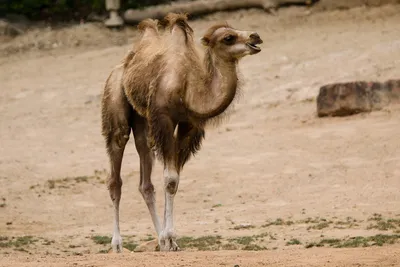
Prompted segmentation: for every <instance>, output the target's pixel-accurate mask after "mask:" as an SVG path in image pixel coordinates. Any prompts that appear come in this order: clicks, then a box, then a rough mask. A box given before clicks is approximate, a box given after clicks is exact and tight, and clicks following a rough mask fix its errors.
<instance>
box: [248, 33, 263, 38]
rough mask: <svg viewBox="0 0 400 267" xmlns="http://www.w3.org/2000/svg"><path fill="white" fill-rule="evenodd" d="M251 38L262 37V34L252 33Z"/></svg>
mask: <svg viewBox="0 0 400 267" xmlns="http://www.w3.org/2000/svg"><path fill="white" fill-rule="evenodd" d="M250 38H252V39H261V38H260V35H258V33H256V32H253V33H252V34H250Z"/></svg>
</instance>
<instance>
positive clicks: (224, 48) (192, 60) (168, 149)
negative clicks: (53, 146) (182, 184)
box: [102, 13, 263, 252]
mask: <svg viewBox="0 0 400 267" xmlns="http://www.w3.org/2000/svg"><path fill="white" fill-rule="evenodd" d="M138 29H139V31H140V32H141V39H140V41H139V42H138V43H137V45H136V49H135V51H133V50H132V51H131V52H129V53H128V54H127V56H126V57H125V58H124V59H123V60H122V62H121V63H120V64H119V65H117V66H116V67H115V68H114V69H113V70H112V72H111V73H110V75H109V77H108V78H107V80H106V84H105V87H104V93H103V98H102V134H103V136H104V138H105V143H106V148H107V153H108V156H109V161H110V175H109V178H108V182H107V186H108V190H109V194H110V197H111V200H112V203H113V207H114V231H113V237H112V241H111V246H112V249H113V250H114V251H115V252H122V238H121V235H120V227H119V204H120V199H121V187H122V179H121V175H120V170H121V164H122V158H123V154H124V149H125V145H126V144H127V142H128V140H129V135H130V133H131V131H132V132H133V137H134V141H135V146H136V150H137V153H138V155H139V159H140V183H139V191H140V193H141V194H142V196H143V199H144V201H145V203H146V205H147V207H148V210H149V213H150V216H151V219H152V222H153V224H154V228H155V231H156V233H157V236H158V245H159V248H160V250H161V251H177V250H179V247H178V244H177V243H176V234H175V230H174V222H173V207H174V197H175V194H176V192H177V190H178V185H179V175H180V173H181V171H182V169H183V166H184V165H185V163H186V162H187V161H188V160H189V159H190V157H191V156H192V155H194V154H195V153H196V152H198V151H199V150H200V146H201V143H202V140H203V139H204V137H205V130H204V129H205V126H206V124H207V123H209V122H211V121H215V118H218V117H220V116H221V115H222V114H223V113H224V112H225V111H226V110H227V108H228V107H229V106H230V104H231V103H232V101H233V100H234V98H235V96H236V94H237V90H238V86H239V83H238V82H239V81H238V74H237V64H238V61H239V59H241V58H243V57H244V56H247V55H255V54H257V53H259V52H260V51H261V49H260V48H259V47H258V46H257V45H258V44H261V43H262V42H263V41H262V40H261V38H260V36H259V35H258V34H257V33H255V32H249V31H241V30H237V29H234V28H233V27H231V26H230V25H228V24H227V23H222V24H217V25H214V26H212V27H210V28H209V29H208V30H207V31H206V33H205V35H204V36H203V37H202V38H201V43H202V44H203V46H204V47H205V49H204V53H203V54H201V53H200V52H199V51H198V49H197V48H196V46H195V41H194V38H193V35H194V32H193V29H192V28H191V27H190V26H189V24H188V18H187V14H175V13H170V14H168V15H167V16H166V17H165V18H164V20H162V21H158V20H152V19H145V20H143V21H142V22H140V23H139V24H138ZM156 158H158V159H159V161H160V162H161V163H162V164H163V166H164V173H163V175H164V191H165V192H164V193H165V206H164V221H163V224H162V225H161V224H160V220H159V217H158V215H157V211H156V206H155V191H154V186H153V184H152V181H151V174H152V168H153V164H154V161H155V159H156Z"/></svg>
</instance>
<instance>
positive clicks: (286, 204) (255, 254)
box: [0, 6, 400, 266]
mask: <svg viewBox="0 0 400 267" xmlns="http://www.w3.org/2000/svg"><path fill="white" fill-rule="evenodd" d="M399 12H400V6H383V7H380V8H371V9H369V8H356V9H351V10H344V11H327V12H318V13H310V12H308V11H307V10H305V9H303V8H289V9H282V10H280V11H279V12H278V13H277V15H276V16H270V15H266V14H265V13H263V12H261V11H258V10H248V11H240V12H235V13H218V14H214V15H211V16H207V17H206V18H204V19H201V20H196V21H193V22H191V25H192V26H193V28H194V30H195V33H196V38H198V39H199V38H200V36H201V34H202V33H203V32H204V31H205V29H206V28H207V27H209V26H210V25H211V24H213V22H214V21H215V20H222V19H223V20H227V21H228V22H230V23H231V24H232V25H233V26H235V27H237V28H241V29H252V30H254V31H257V32H258V33H259V34H260V35H261V37H262V38H263V40H264V44H263V51H262V52H261V53H260V54H258V55H257V56H252V57H247V58H245V59H243V60H242V62H241V63H240V70H241V73H242V76H243V77H244V81H245V86H244V88H243V93H242V97H241V98H240V99H239V101H238V103H237V104H236V105H235V108H234V111H233V113H232V115H231V116H230V118H229V119H228V120H226V121H225V122H224V123H223V124H222V125H221V126H219V127H218V128H210V129H208V132H207V137H206V140H205V142H204V146H203V148H202V150H201V152H200V153H199V154H198V156H197V157H196V158H194V159H192V160H191V161H190V162H189V163H188V164H187V165H186V166H185V169H184V171H183V173H182V177H181V183H180V185H179V191H178V194H177V197H176V208H175V214H176V215H175V218H176V220H175V225H176V230H177V233H178V235H179V236H192V237H201V236H207V235H221V236H222V238H224V239H229V238H232V237H240V236H254V235H262V234H264V233H268V235H269V237H268V238H265V239H262V240H260V241H259V242H260V243H259V244H260V245H262V246H263V247H265V248H266V249H268V250H262V251H243V250H222V251H201V252H190V251H188V250H186V251H182V252H178V253H169V254H164V253H132V254H131V253H124V254H123V255H113V254H99V253H98V252H99V251H100V250H101V249H105V250H107V249H108V248H109V245H108V244H106V245H99V244H95V243H94V242H93V241H92V239H91V238H92V237H93V236H95V235H106V236H111V230H112V217H111V215H112V208H111V207H112V206H111V201H110V199H109V196H108V192H107V189H106V186H105V184H104V179H105V177H106V172H107V170H108V161H107V157H106V154H105V149H104V142H103V139H102V136H101V134H100V111H99V107H100V105H99V104H100V102H99V101H100V96H101V92H102V87H103V84H104V82H105V79H106V77H107V75H108V74H109V72H110V70H111V68H112V67H113V66H114V65H115V64H117V63H118V62H119V61H120V59H121V58H122V57H123V56H124V55H125V53H126V52H127V50H128V49H129V48H130V46H131V45H130V44H129V45H124V44H119V45H118V46H114V45H109V44H110V42H105V43H101V42H100V41H101V39H99V43H98V44H96V43H95V42H94V41H93V42H92V43H90V44H89V45H87V46H85V45H84V44H82V43H81V45H79V46H77V47H73V46H70V47H65V48H60V47H58V46H51V47H52V49H48V50H42V51H40V50H32V51H31V50H29V51H27V52H24V53H12V54H9V55H8V56H5V54H7V53H8V52H10V51H11V50H7V51H8V52H7V53H2V55H3V56H2V57H1V58H0V81H1V84H0V85H1V90H0V114H1V120H0V129H1V130H0V140H1V141H0V148H1V153H0V197H1V198H2V199H0V204H1V207H0V214H1V216H0V241H4V242H8V241H7V240H15V238H16V237H20V236H24V235H32V236H34V237H35V238H38V240H42V241H35V242H32V243H31V244H28V245H26V246H24V249H23V250H22V249H18V248H16V247H13V246H12V245H10V246H9V247H6V246H4V247H1V246H0V254H2V256H1V257H0V266H76V265H79V266H110V265H113V266H114V265H115V266H128V265H129V266H132V264H133V266H234V265H235V264H237V265H239V266H398V265H399V264H400V254H399V251H400V250H399V249H400V247H399V245H398V244H393V245H388V244H385V245H384V246H383V247H378V246H371V247H367V248H340V249H339V248H328V247H327V246H325V247H318V248H315V247H314V248H309V249H306V248H305V247H306V244H310V243H313V242H314V243H315V242H320V241H321V239H322V238H338V239H340V240H347V239H349V238H350V239H351V238H352V237H355V236H363V237H368V236H373V235H376V234H386V235H394V234H396V233H398V232H399V227H392V228H391V227H389V229H383V228H379V229H375V228H374V227H372V229H371V227H369V226H371V225H373V224H374V223H375V222H376V221H378V220H373V219H372V220H371V216H375V217H376V216H378V217H379V216H380V215H381V216H382V218H391V219H392V220H397V221H398V219H400V217H399V214H400V208H399V207H400V196H399V187H400V179H399V177H400V163H399V162H400V161H399V160H400V153H399V151H400V139H399V138H398V136H399V134H400V127H399V123H400V116H399V114H400V108H399V107H396V106H392V107H388V108H385V109H384V110H381V111H377V112H373V113H369V114H360V115H356V116H351V117H346V118H324V119H319V118H317V117H316V111H315V109H316V104H315V97H316V95H317V93H318V89H319V87H320V86H321V85H323V84H326V83H330V82H338V81H351V80H378V81H384V80H386V79H390V78H399V77H398V73H399V71H400V37H399V36H400V28H399V27H398V25H399V24H400V15H399V14H400V13H399ZM79 27H88V26H78V27H76V28H74V29H73V30H70V32H69V33H71V31H72V32H78V31H79V30H77V29H79ZM89 28H90V27H89ZM65 31H66V30H64V32H65ZM102 31H106V30H105V29H103V30H102ZM57 34H58V35H57V36H59V37H60V38H64V39H65V38H67V39H68V37H65V36H62V34H60V33H59V32H58V33H57ZM103 36H104V38H111V37H113V36H119V38H122V39H124V38H125V39H126V40H128V41H129V42H131V41H133V40H135V39H136V38H137V33H136V31H135V30H125V31H124V32H122V33H119V34H118V33H112V34H111V35H108V34H104V35H103ZM18 38H20V37H18ZM23 38H26V37H21V38H20V39H17V40H15V41H12V42H14V43H7V44H6V45H5V46H3V48H4V49H10V47H12V46H13V45H14V46H15V45H16V44H17V43H18V42H20V43H19V44H18V45H20V46H21V47H22V46H23V40H24V39H23ZM38 38H41V37H38ZM71 38H77V39H79V37H76V36H75V37H71ZM125 39H124V40H125ZM107 44H108V45H107ZM3 45H4V44H3ZM3 52H4V51H3ZM138 173H139V164H138V156H137V155H136V150H135V148H134V144H133V142H130V143H129V144H128V146H127V149H126V152H125V158H124V162H123V168H122V174H123V180H124V186H123V193H122V194H123V195H122V203H121V228H122V235H123V236H130V237H131V238H132V240H134V242H136V243H141V242H142V240H143V239H144V238H146V236H148V235H153V236H154V231H153V229H152V224H151V219H150V216H149V214H148V211H147V208H146V206H145V204H144V201H143V200H142V198H141V196H140V194H139V193H138V191H137V186H138ZM153 180H154V183H155V186H156V191H157V192H158V210H159V211H162V209H163V201H162V199H163V197H162V187H161V186H162V170H161V168H160V166H159V165H157V166H156V169H155V172H154V178H153ZM1 201H3V203H1ZM374 213H377V214H380V215H377V214H375V215H373V214H374ZM307 218H318V219H316V221H315V222H313V223H310V222H306V221H305V220H307ZM277 219H282V220H283V221H291V222H293V223H291V224H278V223H275V224H274V223H272V224H270V225H269V226H265V224H266V223H268V222H274V221H275V222H276V220H277ZM349 220H351V221H352V222H355V223H354V224H351V225H350V224H349V223H348V224H344V225H345V227H337V226H338V225H343V223H342V222H343V221H345V222H346V221H347V222H348V221H349ZM385 220H386V219H385ZM321 222H328V225H325V226H324V227H314V226H317V225H319V224H320V223H321ZM310 225H311V226H310ZM399 226H400V225H399ZM12 237H14V239H12ZM292 239H297V240H299V241H300V243H301V244H299V245H293V246H289V245H288V244H287V242H288V240H292ZM5 240H6V241H5ZM396 240H397V239H396ZM395 243H396V242H395ZM17 250H19V251H17Z"/></svg>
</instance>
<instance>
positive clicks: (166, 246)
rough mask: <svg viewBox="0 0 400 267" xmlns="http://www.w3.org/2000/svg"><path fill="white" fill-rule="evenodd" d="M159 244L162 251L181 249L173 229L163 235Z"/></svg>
mask: <svg viewBox="0 0 400 267" xmlns="http://www.w3.org/2000/svg"><path fill="white" fill-rule="evenodd" d="M159 246H160V251H180V248H179V246H178V244H177V243H176V235H175V234H174V232H173V231H168V232H167V234H166V235H161V238H160V241H159Z"/></svg>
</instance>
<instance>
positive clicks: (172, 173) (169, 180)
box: [159, 162, 179, 251]
mask: <svg viewBox="0 0 400 267" xmlns="http://www.w3.org/2000/svg"><path fill="white" fill-rule="evenodd" d="M178 185H179V173H178V171H177V170H176V168H175V164H172V163H170V162H167V163H165V166H164V191H165V207H164V224H163V230H162V231H161V234H160V237H159V240H160V250H161V251H177V250H179V246H178V244H177V243H176V234H175V230H174V216H173V214H174V198H175V194H176V192H177V190H178Z"/></svg>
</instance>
